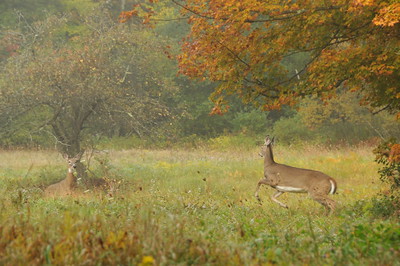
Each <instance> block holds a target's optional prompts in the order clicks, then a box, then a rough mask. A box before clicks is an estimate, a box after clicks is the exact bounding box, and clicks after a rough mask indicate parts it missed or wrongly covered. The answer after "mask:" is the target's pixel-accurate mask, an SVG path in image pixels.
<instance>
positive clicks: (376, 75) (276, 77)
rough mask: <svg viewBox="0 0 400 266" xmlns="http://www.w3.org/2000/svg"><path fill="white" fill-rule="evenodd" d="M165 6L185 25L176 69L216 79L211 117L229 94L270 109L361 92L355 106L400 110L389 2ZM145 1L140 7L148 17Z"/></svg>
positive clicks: (394, 16)
mask: <svg viewBox="0 0 400 266" xmlns="http://www.w3.org/2000/svg"><path fill="white" fill-rule="evenodd" d="M150 2H152V3H153V2H156V1H150ZM160 2H162V1H160ZM169 2H172V3H174V4H175V5H177V6H178V7H179V8H180V9H181V12H182V15H183V16H184V17H189V19H188V22H189V23H190V25H191V30H190V33H189V35H188V36H187V37H186V38H185V40H184V42H183V44H182V52H181V54H180V55H179V66H180V72H181V73H183V74H185V75H187V76H190V77H192V78H197V79H209V80H213V81H217V82H219V86H218V87H217V88H216V89H215V90H214V92H213V94H212V99H213V101H214V102H215V103H216V106H215V108H214V109H213V112H214V113H221V112H224V111H226V110H227V105H228V101H227V100H228V98H229V97H228V96H229V95H236V96H239V97H240V98H241V99H242V100H243V101H244V102H246V103H253V104H255V105H256V106H259V107H260V108H262V109H264V110H271V109H279V108H280V107H281V106H282V105H293V104H295V103H296V102H297V101H298V99H299V98H300V97H303V96H306V95H316V96H318V97H320V98H321V99H322V100H327V99H330V98H331V97H334V96H335V94H336V92H337V90H338V89H339V88H342V89H345V90H350V91H360V92H362V93H363V95H364V98H363V100H362V103H363V104H367V105H371V106H373V107H377V108H385V109H388V110H391V111H393V112H395V113H399V111H400V102H399V100H398V99H399V98H400V88H399V84H400V82H399V81H400V77H399V73H400V72H399V66H400V59H399V58H400V56H399V53H400V51H399V49H400V48H399V47H400V39H399V38H400V37H399V36H400V23H399V20H400V4H399V3H396V2H395V1H390V0H350V1H349V0H330V1H321V0H317V1H315V0H312V1H311V0H301V1H278V2H277V1H260V0H243V1H233V0H215V1H201V0H187V1H179V0H172V1H169ZM150 4H151V3H147V6H146V9H147V10H151V12H153V13H154V10H152V9H150V8H149V6H148V5H150ZM142 6H143V5H142ZM142 6H141V7H142ZM135 10H140V11H141V12H138V13H135V12H132V13H129V14H128V13H124V14H125V15H128V16H127V17H129V15H135V14H141V13H143V10H144V9H143V8H139V7H136V9H135ZM153 13H152V14H153ZM147 14H148V13H147ZM125 18H126V16H125ZM150 21H151V18H150ZM223 106H225V107H223Z"/></svg>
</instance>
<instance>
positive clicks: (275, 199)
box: [271, 191, 289, 209]
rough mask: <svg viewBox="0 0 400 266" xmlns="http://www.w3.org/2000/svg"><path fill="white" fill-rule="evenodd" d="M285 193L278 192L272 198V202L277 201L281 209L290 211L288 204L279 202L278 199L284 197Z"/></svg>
mask: <svg viewBox="0 0 400 266" xmlns="http://www.w3.org/2000/svg"><path fill="white" fill-rule="evenodd" d="M283 193H284V192H282V191H278V192H277V193H275V194H274V195H272V196H271V200H273V201H275V202H276V203H278V204H279V205H280V206H281V207H283V208H286V209H289V207H288V206H287V205H286V204H283V203H282V202H280V201H279V200H277V198H278V197H279V196H280V195H282V194H283Z"/></svg>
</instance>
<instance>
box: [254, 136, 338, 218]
mask: <svg viewBox="0 0 400 266" xmlns="http://www.w3.org/2000/svg"><path fill="white" fill-rule="evenodd" d="M273 142H274V138H272V140H271V139H270V138H269V137H268V136H267V137H266V139H265V143H264V145H263V146H262V148H261V152H260V155H261V156H262V157H264V178H263V179H261V180H260V181H259V182H258V185H257V189H256V193H255V196H256V197H257V199H258V200H259V201H261V200H260V198H259V196H258V191H259V189H260V186H261V185H269V186H271V187H273V188H274V189H276V190H277V192H276V193H275V194H274V195H273V196H271V199H272V200H273V201H274V202H276V203H278V204H279V205H280V206H282V207H284V208H288V206H287V205H285V204H283V203H282V202H280V201H278V199H277V198H278V197H279V196H281V195H282V194H283V193H285V192H296V193H308V194H309V195H310V197H311V198H312V199H313V200H315V201H317V202H319V203H320V204H322V205H323V206H324V207H325V208H326V209H327V210H328V211H329V213H331V212H332V211H334V209H335V202H334V201H333V200H332V199H330V198H328V194H334V193H335V192H336V189H337V185H336V181H335V180H334V179H333V178H332V177H330V176H328V175H326V174H324V173H321V172H318V171H314V170H308V169H302V168H296V167H292V166H288V165H284V164H279V163H276V162H275V161H274V156H273V153H272V144H273Z"/></svg>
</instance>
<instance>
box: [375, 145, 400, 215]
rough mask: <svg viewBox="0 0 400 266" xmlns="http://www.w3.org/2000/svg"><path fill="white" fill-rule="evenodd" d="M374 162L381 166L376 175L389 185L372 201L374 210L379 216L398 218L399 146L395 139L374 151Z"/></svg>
mask: <svg viewBox="0 0 400 266" xmlns="http://www.w3.org/2000/svg"><path fill="white" fill-rule="evenodd" d="M374 153H375V155H376V158H375V161H376V162H378V164H380V165H381V168H380V169H379V171H378V173H379V174H380V179H381V181H382V182H384V183H387V184H389V185H390V188H389V190H388V191H386V192H385V193H383V194H381V195H380V196H379V197H378V198H377V199H375V201H374V210H375V213H376V214H380V215H381V216H390V215H396V216H400V144H397V143H396V140H395V139H390V140H388V141H385V142H383V143H381V144H380V145H379V146H378V147H377V148H376V149H375V150H374Z"/></svg>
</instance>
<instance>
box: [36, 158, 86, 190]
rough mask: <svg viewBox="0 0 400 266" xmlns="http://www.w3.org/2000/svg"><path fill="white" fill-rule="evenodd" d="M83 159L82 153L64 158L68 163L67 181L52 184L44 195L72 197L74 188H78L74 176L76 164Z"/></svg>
mask: <svg viewBox="0 0 400 266" xmlns="http://www.w3.org/2000/svg"><path fill="white" fill-rule="evenodd" d="M81 157H82V153H79V154H78V155H76V156H74V157H72V158H70V157H68V156H64V158H65V159H66V160H67V162H68V172H67V176H66V177H65V179H63V180H61V181H60V182H58V183H55V184H52V185H50V186H48V187H47V188H46V189H45V191H44V193H45V195H46V196H53V197H54V196H66V195H71V194H72V192H73V190H74V188H75V187H76V180H77V179H76V176H75V175H74V171H75V170H76V164H77V163H78V162H79V160H80V159H81Z"/></svg>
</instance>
